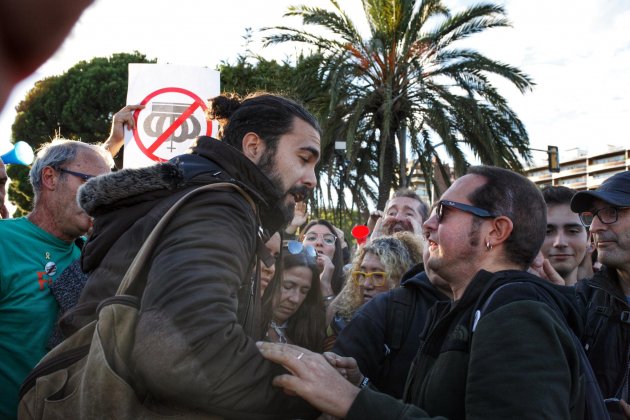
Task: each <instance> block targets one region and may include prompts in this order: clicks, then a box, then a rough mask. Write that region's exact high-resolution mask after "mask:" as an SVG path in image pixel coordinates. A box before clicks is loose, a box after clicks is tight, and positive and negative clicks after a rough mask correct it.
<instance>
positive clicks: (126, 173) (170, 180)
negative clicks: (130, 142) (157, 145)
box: [77, 162, 186, 216]
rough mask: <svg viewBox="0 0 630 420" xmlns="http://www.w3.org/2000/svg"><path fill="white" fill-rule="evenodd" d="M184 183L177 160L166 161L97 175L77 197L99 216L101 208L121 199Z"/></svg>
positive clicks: (88, 212) (86, 210)
mask: <svg viewBox="0 0 630 420" xmlns="http://www.w3.org/2000/svg"><path fill="white" fill-rule="evenodd" d="M185 185H186V182H185V179H184V174H183V171H182V170H181V168H179V167H178V165H177V164H175V163H172V162H164V163H158V164H156V165H153V166H149V167H146V168H129V169H123V170H121V171H118V172H113V173H111V174H106V175H101V176H97V177H95V178H93V179H91V180H90V181H89V182H87V183H86V184H85V185H83V186H82V187H81V189H80V190H79V193H78V194H77V199H78V201H79V206H81V208H82V209H83V210H85V212H86V213H87V214H89V215H90V216H96V215H97V214H98V213H99V210H101V211H100V212H102V211H103V210H104V209H105V208H107V207H109V206H111V205H113V204H115V203H117V202H119V201H121V200H124V199H128V198H130V197H134V196H139V195H141V194H144V193H147V192H150V191H157V190H164V189H166V190H175V189H177V188H182V187H184V186H185Z"/></svg>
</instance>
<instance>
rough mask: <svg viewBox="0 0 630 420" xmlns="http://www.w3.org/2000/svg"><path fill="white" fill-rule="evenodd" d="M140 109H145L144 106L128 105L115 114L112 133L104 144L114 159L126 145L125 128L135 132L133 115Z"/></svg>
mask: <svg viewBox="0 0 630 420" xmlns="http://www.w3.org/2000/svg"><path fill="white" fill-rule="evenodd" d="M138 109H144V105H127V106H125V107H124V108H122V109H121V110H120V111H118V112H117V113H115V114H114V118H113V119H112V131H111V132H110V133H109V137H108V138H107V140H105V143H103V147H104V148H105V150H107V151H108V152H109V153H110V154H111V155H112V157H116V155H117V154H118V152H120V149H121V148H122V147H123V144H124V143H125V126H126V127H127V129H128V130H133V129H134V127H135V126H136V122H135V120H134V119H133V113H134V112H135V111H136V110H138Z"/></svg>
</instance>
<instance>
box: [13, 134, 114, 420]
mask: <svg viewBox="0 0 630 420" xmlns="http://www.w3.org/2000/svg"><path fill="white" fill-rule="evenodd" d="M112 165H113V161H112V158H111V156H110V155H109V153H107V151H106V150H105V149H103V148H101V147H98V146H93V145H90V144H86V143H81V142H78V141H71V140H55V141H53V142H52V143H50V144H47V145H45V146H44V147H43V148H42V149H41V150H40V152H39V153H38V155H37V159H36V160H35V162H34V163H33V166H32V168H31V172H30V181H31V184H32V186H33V192H34V194H35V197H34V205H33V211H32V212H31V213H30V214H29V215H28V216H26V217H21V218H17V219H8V220H0V238H2V242H0V319H1V320H2V322H0V418H2V419H11V418H15V417H16V415H17V398H18V390H19V387H20V384H21V383H22V381H23V380H24V378H25V377H26V375H27V374H28V373H29V371H30V370H31V369H32V368H33V367H34V366H35V365H36V364H37V362H39V360H40V359H41V358H42V356H44V354H45V353H46V342H47V340H48V337H49V336H50V333H51V331H52V329H53V326H54V323H55V320H56V318H57V301H56V300H55V298H54V297H53V295H52V294H51V292H50V289H49V285H50V284H52V282H54V281H55V280H56V279H57V278H58V277H59V275H60V274H61V272H63V270H65V268H66V267H67V266H68V265H69V264H70V263H72V261H74V260H76V259H77V258H79V255H80V253H81V250H80V248H79V247H78V246H76V245H75V243H74V241H75V240H76V239H77V238H78V237H80V236H81V235H85V234H86V233H87V231H88V230H89V229H90V227H91V224H92V219H91V217H90V216H88V215H87V214H86V213H85V212H84V211H83V210H82V209H81V208H80V207H79V205H78V204H77V201H76V197H77V190H78V189H79V187H80V186H81V185H83V184H84V183H85V182H86V181H87V180H88V179H89V178H92V177H94V176H97V175H101V174H105V173H108V172H110V167H111V166H112Z"/></svg>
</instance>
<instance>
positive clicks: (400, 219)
mask: <svg viewBox="0 0 630 420" xmlns="http://www.w3.org/2000/svg"><path fill="white" fill-rule="evenodd" d="M394 219H396V221H398V222H403V221H404V220H405V219H406V217H405V215H404V214H402V213H396V214H395V215H394Z"/></svg>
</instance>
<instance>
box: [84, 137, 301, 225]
mask: <svg viewBox="0 0 630 420" xmlns="http://www.w3.org/2000/svg"><path fill="white" fill-rule="evenodd" d="M195 155H197V158H195V157H194V156H195ZM186 156H188V157H186ZM202 158H203V159H202ZM195 159H197V160H201V161H202V162H201V163H199V162H197V161H195V162H190V161H191V160H193V161H194V160H195ZM204 162H205V163H204ZM217 181H227V182H233V183H236V184H238V185H240V186H241V187H242V188H244V189H245V190H247V192H248V193H249V194H250V195H251V196H252V197H253V198H254V201H256V203H257V204H258V206H259V216H260V219H261V221H262V224H263V226H264V227H265V229H267V230H268V231H269V232H274V231H276V230H278V229H280V228H281V226H282V225H284V224H286V223H287V222H288V221H289V220H287V218H288V216H287V215H286V212H285V211H283V209H282V207H281V201H282V193H281V192H280V191H278V189H277V188H276V186H275V185H274V184H273V183H272V182H271V180H270V179H269V178H268V177H267V176H266V175H265V174H264V173H263V172H262V171H261V170H260V169H259V168H258V167H257V166H256V165H255V164H254V163H253V162H252V161H250V160H249V159H247V158H246V157H245V156H244V155H243V154H242V153H241V152H240V151H239V150H237V149H235V148H234V147H232V146H229V145H227V144H225V143H223V142H221V141H219V140H216V139H213V138H211V137H206V136H202V137H199V138H198V139H197V140H196V141H195V143H194V144H193V146H192V147H191V148H190V149H189V151H188V153H187V154H186V155H182V157H179V158H174V159H172V160H171V161H169V162H164V163H158V164H155V165H152V166H149V167H146V168H129V169H123V170H121V171H118V172H113V173H110V174H106V175H101V176H98V177H95V178H92V179H90V180H89V181H88V182H87V183H85V185H83V186H82V187H81V188H80V189H79V192H78V195H77V200H78V203H79V206H81V208H83V209H84V210H85V212H86V213H88V214H89V215H90V216H92V217H98V216H100V215H103V214H105V213H109V212H111V211H113V210H117V209H121V208H127V207H132V206H135V205H136V204H139V203H142V202H146V201H147V198H148V196H150V197H152V198H159V197H164V196H167V195H170V194H171V193H172V191H175V190H179V189H182V188H186V187H189V186H193V185H201V184H206V183H210V182H217Z"/></svg>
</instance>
